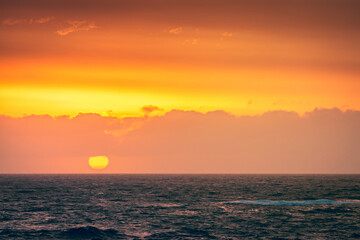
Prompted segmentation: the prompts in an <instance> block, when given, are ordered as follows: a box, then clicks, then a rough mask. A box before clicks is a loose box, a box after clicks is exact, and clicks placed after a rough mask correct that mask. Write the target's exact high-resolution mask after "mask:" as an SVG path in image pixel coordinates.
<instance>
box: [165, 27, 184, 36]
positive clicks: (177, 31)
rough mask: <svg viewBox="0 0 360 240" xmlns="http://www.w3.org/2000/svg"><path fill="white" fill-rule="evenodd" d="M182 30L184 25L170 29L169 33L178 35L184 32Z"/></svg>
mask: <svg viewBox="0 0 360 240" xmlns="http://www.w3.org/2000/svg"><path fill="white" fill-rule="evenodd" d="M182 30H183V29H182V27H177V28H172V29H170V30H169V31H168V33H171V34H175V35H178V34H180V33H182Z"/></svg>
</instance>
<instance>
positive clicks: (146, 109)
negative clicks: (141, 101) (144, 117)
mask: <svg viewBox="0 0 360 240" xmlns="http://www.w3.org/2000/svg"><path fill="white" fill-rule="evenodd" d="M141 110H142V111H143V112H144V113H145V114H150V113H152V112H155V111H160V110H161V109H160V108H159V107H157V106H153V105H147V106H144V107H142V108H141Z"/></svg>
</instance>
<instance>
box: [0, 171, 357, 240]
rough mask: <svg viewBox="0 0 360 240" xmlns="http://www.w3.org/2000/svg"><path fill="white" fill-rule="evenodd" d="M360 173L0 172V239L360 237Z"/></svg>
mask: <svg viewBox="0 0 360 240" xmlns="http://www.w3.org/2000/svg"><path fill="white" fill-rule="evenodd" d="M359 200H360V175H0V239H359V238H360V201H359Z"/></svg>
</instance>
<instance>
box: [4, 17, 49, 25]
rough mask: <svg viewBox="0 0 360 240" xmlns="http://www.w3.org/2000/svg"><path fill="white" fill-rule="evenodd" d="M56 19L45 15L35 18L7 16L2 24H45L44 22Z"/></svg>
mask: <svg viewBox="0 0 360 240" xmlns="http://www.w3.org/2000/svg"><path fill="white" fill-rule="evenodd" d="M54 19H55V18H54V17H43V18H37V19H33V18H29V19H13V18H7V19H5V20H4V21H3V22H2V24H3V25H8V26H14V25H20V24H33V23H37V24H43V23H47V22H50V21H52V20H54Z"/></svg>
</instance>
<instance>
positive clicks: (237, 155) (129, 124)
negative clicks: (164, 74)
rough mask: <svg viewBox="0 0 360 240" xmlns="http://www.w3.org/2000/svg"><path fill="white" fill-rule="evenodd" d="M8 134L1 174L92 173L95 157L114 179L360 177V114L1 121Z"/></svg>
mask: <svg viewBox="0 0 360 240" xmlns="http://www.w3.org/2000/svg"><path fill="white" fill-rule="evenodd" d="M145 109H148V110H147V111H149V112H151V111H152V109H153V108H151V107H149V108H145ZM0 130H1V131H0V161H1V162H0V172H1V173H11V172H13V173H14V172H49V173H51V172H53V173H56V172H88V171H91V169H90V168H88V164H87V159H88V157H89V156H92V155H106V156H108V157H109V159H110V165H109V168H108V169H106V171H109V172H129V173H131V172H133V173H136V172H138V173H139V172H158V173H359V172H360V161H359V159H360V148H359V146H358V144H359V142H360V111H346V112H342V111H340V110H339V109H315V110H314V111H312V112H308V113H306V114H305V115H304V116H299V115H298V114H297V113H295V112H286V111H275V112H268V113H265V114H263V115H260V116H242V117H237V116H233V115H230V114H228V113H226V112H223V111H215V112H209V113H206V114H202V113H199V112H195V111H179V110H174V111H171V112H168V113H166V114H165V115H163V116H157V117H147V118H146V117H133V118H123V119H119V118H115V117H102V116H100V115H98V114H80V115H78V116H76V117H74V118H69V117H66V116H64V117H57V118H53V117H50V116H29V117H23V118H11V117H5V116H0Z"/></svg>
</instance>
